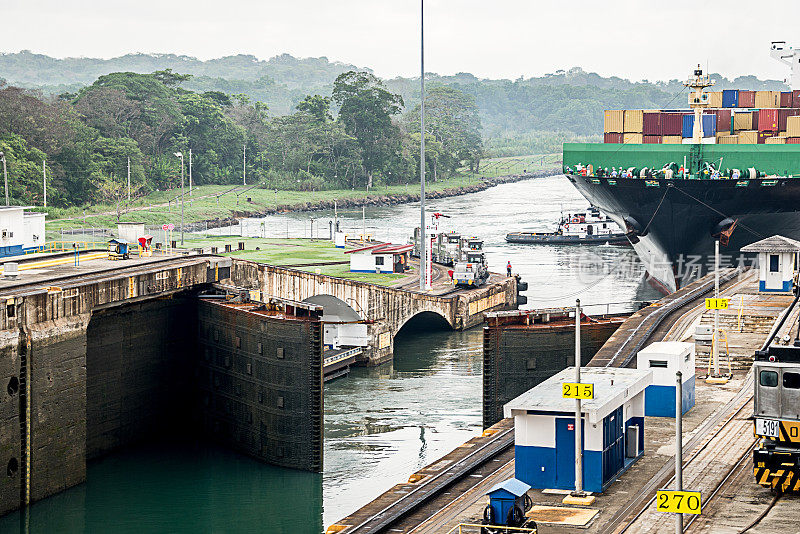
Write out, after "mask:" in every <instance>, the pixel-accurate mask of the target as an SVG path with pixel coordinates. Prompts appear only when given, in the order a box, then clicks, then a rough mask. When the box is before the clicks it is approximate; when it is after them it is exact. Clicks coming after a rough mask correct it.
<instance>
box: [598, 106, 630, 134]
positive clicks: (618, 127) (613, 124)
mask: <svg viewBox="0 0 800 534" xmlns="http://www.w3.org/2000/svg"><path fill="white" fill-rule="evenodd" d="M624 118H625V113H623V111H622V110H621V109H619V110H606V113H605V116H604V117H603V133H611V132H615V133H622V130H623V129H622V124H623V120H624Z"/></svg>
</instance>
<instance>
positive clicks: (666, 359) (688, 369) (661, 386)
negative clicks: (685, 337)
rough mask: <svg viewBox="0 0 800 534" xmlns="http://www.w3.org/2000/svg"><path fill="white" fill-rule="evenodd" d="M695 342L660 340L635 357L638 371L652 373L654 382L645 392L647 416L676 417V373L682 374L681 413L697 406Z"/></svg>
mask: <svg viewBox="0 0 800 534" xmlns="http://www.w3.org/2000/svg"><path fill="white" fill-rule="evenodd" d="M694 356H695V354H694V343H683V342H680V341H659V342H656V343H651V344H650V345H648V346H647V347H645V348H643V349H642V350H640V351H639V353H638V354H637V355H636V368H637V369H642V370H646V371H652V373H653V383H652V384H650V385H649V386H647V389H646V390H645V392H644V414H645V415H646V416H648V417H675V389H676V385H677V382H676V376H675V373H677V372H678V371H680V372H681V374H682V376H681V389H682V391H681V393H682V395H681V410H682V411H681V413H686V412H688V411H689V410H691V409H692V407H694V385H695V377H694V365H695V364H694Z"/></svg>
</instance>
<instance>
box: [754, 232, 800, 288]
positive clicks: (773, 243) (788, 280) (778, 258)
mask: <svg viewBox="0 0 800 534" xmlns="http://www.w3.org/2000/svg"><path fill="white" fill-rule="evenodd" d="M741 250H742V252H747V253H751V252H754V253H758V270H759V277H758V290H759V291H762V292H765V293H791V291H792V279H793V278H794V272H795V270H796V269H797V253H798V252H800V242H798V241H795V240H794V239H789V238H788V237H784V236H782V235H774V236H772V237H768V238H766V239H762V240H761V241H756V242H755V243H751V244H749V245H747V246H746V247H742V249H741Z"/></svg>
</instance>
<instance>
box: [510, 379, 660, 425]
mask: <svg viewBox="0 0 800 534" xmlns="http://www.w3.org/2000/svg"><path fill="white" fill-rule="evenodd" d="M574 380H575V368H574V367H568V368H566V369H564V370H563V371H561V372H560V373H558V374H556V375H554V376H551V377H550V378H548V379H547V380H545V381H544V382H542V383H541V384H539V385H538V386H535V387H533V388H531V389H529V390H528V391H526V392H525V393H523V394H522V395H520V396H519V397H517V398H516V399H513V400H512V401H511V402H509V403H507V404H506V405H505V406H503V416H504V417H513V416H514V415H522V414H525V413H527V412H529V411H534V412H537V413H543V414H548V413H553V414H556V413H561V414H564V413H574V412H575V400H574V399H565V398H563V397H562V396H561V384H563V383H565V382H574ZM581 383H586V384H594V399H589V400H584V401H582V402H581V412H582V413H584V414H586V417H587V419H588V421H589V423H591V424H595V423H598V422H600V421H602V420H603V418H604V417H605V416H607V415H609V414H610V413H611V412H613V411H614V410H616V409H617V408H619V407H620V406H621V405H622V404H623V403H624V402H625V401H626V400H628V399H630V398H632V397H634V396H636V395H638V394H639V393H641V392H642V391H644V389H645V388H646V387H647V386H649V385H650V384H652V383H653V373H652V372H651V371H648V370H640V369H623V368H617V367H581Z"/></svg>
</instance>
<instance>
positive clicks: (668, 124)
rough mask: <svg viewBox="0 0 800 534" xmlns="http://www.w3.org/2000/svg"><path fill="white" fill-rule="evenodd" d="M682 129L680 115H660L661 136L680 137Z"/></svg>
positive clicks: (681, 115) (681, 117)
mask: <svg viewBox="0 0 800 534" xmlns="http://www.w3.org/2000/svg"><path fill="white" fill-rule="evenodd" d="M682 129H683V114H682V113H662V114H661V134H662V135H681V133H682V132H681V130H682Z"/></svg>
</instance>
